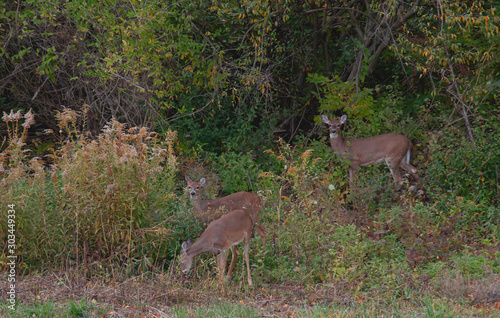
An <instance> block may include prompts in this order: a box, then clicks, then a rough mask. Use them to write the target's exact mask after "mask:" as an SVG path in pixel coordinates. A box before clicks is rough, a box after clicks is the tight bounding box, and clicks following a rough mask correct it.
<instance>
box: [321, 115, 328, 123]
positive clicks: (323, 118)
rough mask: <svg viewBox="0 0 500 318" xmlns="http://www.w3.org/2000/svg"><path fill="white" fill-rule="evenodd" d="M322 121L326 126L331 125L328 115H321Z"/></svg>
mask: <svg viewBox="0 0 500 318" xmlns="http://www.w3.org/2000/svg"><path fill="white" fill-rule="evenodd" d="M321 119H322V120H323V122H324V123H325V124H329V123H330V120H329V119H328V117H327V116H326V115H321Z"/></svg>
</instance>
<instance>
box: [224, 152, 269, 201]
mask: <svg viewBox="0 0 500 318" xmlns="http://www.w3.org/2000/svg"><path fill="white" fill-rule="evenodd" d="M215 159H216V161H215V162H214V166H215V167H216V169H217V171H219V177H220V179H221V180H223V181H224V187H223V189H222V190H223V192H224V193H228V194H230V193H234V192H238V191H250V192H255V191H256V186H257V182H258V176H259V174H260V170H259V167H258V165H257V164H256V162H255V160H254V156H253V155H252V154H251V153H248V154H244V153H236V152H228V153H225V154H222V155H220V156H218V157H215Z"/></svg>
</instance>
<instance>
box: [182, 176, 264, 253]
mask: <svg viewBox="0 0 500 318" xmlns="http://www.w3.org/2000/svg"><path fill="white" fill-rule="evenodd" d="M185 179H186V182H187V185H188V186H187V189H188V192H189V196H190V198H191V199H192V200H194V202H193V207H194V208H195V210H196V212H198V214H199V215H201V216H205V215H207V216H208V221H212V220H214V219H216V218H217V217H218V216H219V214H220V213H221V212H226V211H227V212H230V211H233V210H244V211H245V212H247V213H248V214H249V215H250V217H251V218H252V220H253V224H254V226H255V229H256V230H257V232H258V233H259V235H260V237H261V238H262V246H265V245H266V230H265V229H264V227H262V226H261V225H260V224H259V223H258V222H259V214H260V211H261V209H262V201H261V200H260V198H259V196H258V195H256V194H255V193H251V192H246V191H240V192H236V193H233V194H230V195H228V196H225V197H222V198H218V199H214V200H202V199H201V196H200V189H201V187H203V186H204V185H205V184H206V182H207V179H206V178H205V177H203V178H201V179H200V181H198V182H193V181H192V180H191V179H190V178H189V177H188V176H187V175H186V176H185Z"/></svg>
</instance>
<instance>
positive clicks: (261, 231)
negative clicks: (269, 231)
mask: <svg viewBox="0 0 500 318" xmlns="http://www.w3.org/2000/svg"><path fill="white" fill-rule="evenodd" d="M255 229H256V230H257V232H258V233H259V235H260V238H261V239H262V246H263V247H264V250H265V249H266V229H265V228H264V227H262V226H261V225H259V224H257V223H255Z"/></svg>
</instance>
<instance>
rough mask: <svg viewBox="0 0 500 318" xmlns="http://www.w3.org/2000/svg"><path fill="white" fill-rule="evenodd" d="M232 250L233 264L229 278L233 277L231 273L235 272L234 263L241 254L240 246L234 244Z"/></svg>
mask: <svg viewBox="0 0 500 318" xmlns="http://www.w3.org/2000/svg"><path fill="white" fill-rule="evenodd" d="M231 251H232V254H233V255H232V258H231V265H229V271H228V272H227V278H228V279H231V274H232V273H233V269H234V265H235V263H236V258H238V255H239V254H240V253H239V252H238V246H236V245H233V246H231Z"/></svg>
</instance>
